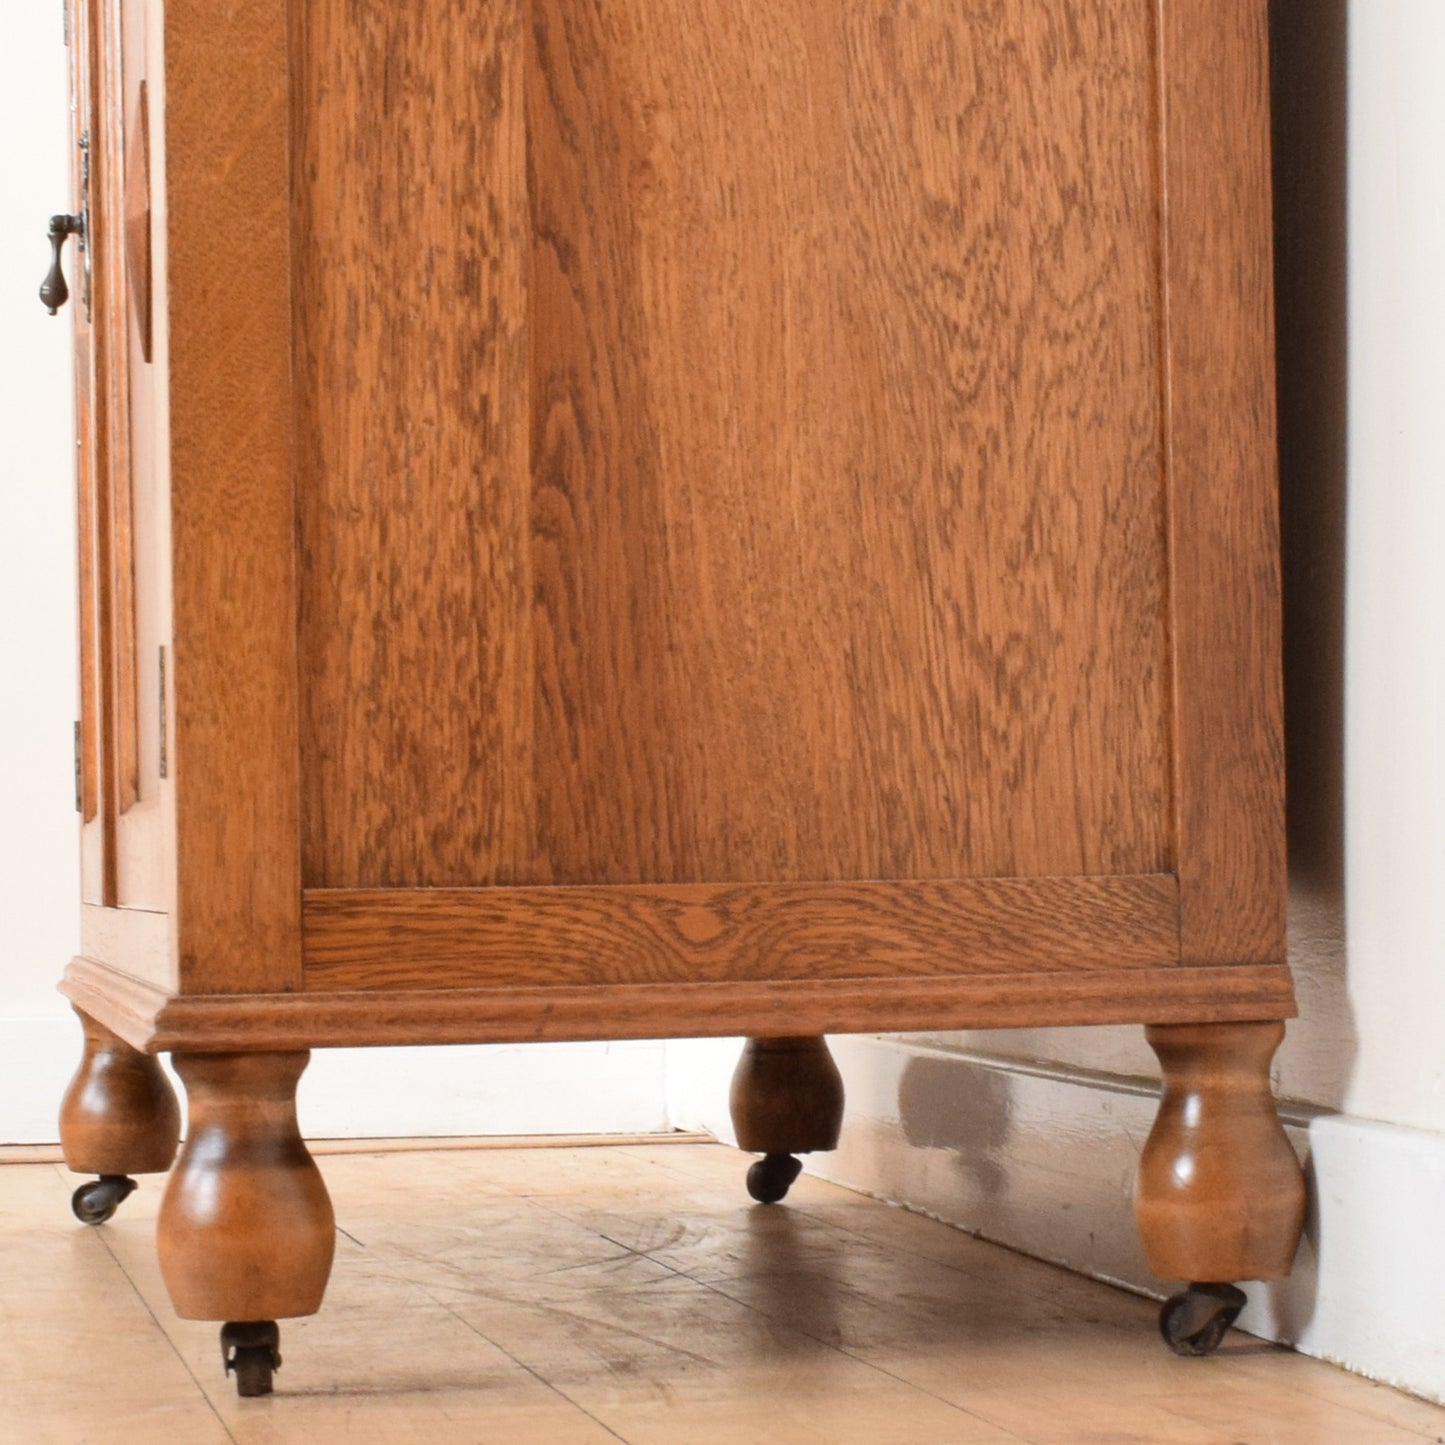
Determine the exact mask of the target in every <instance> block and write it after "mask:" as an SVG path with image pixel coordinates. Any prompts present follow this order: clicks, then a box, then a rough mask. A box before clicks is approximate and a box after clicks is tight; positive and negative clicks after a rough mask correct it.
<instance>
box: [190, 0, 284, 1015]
mask: <svg viewBox="0 0 1445 1445" xmlns="http://www.w3.org/2000/svg"><path fill="white" fill-rule="evenodd" d="M286 21H287V5H286V3H285V0H232V3H228V4H227V5H225V6H223V7H220V8H218V7H216V6H215V5H214V4H211V3H210V0H166V5H165V15H164V22H165V46H166V62H165V183H166V201H165V203H166V207H167V227H168V231H169V259H168V264H167V272H166V284H167V287H168V290H169V299H168V306H167V311H168V327H169V339H168V358H169V366H170V433H169V435H170V478H171V512H170V516H171V527H172V547H171V555H172V559H173V576H172V582H173V605H174V629H175V635H174V650H173V654H172V667H171V676H172V706H173V710H174V717H173V724H174V726H173V731H172V762H173V766H174V774H175V778H174V790H175V811H176V875H177V882H176V888H177V895H178V905H179V906H178V912H177V918H176V927H177V931H178V950H179V958H180V970H181V978H182V985H183V987H186V988H190V989H195V990H198V991H203V992H221V993H224V992H235V993H241V992H245V991H246V990H249V989H257V990H276V989H285V988H288V987H295V986H298V985H299V982H300V970H301V947H300V921H301V920H300V914H301V887H300V862H299V852H300V849H299V836H300V819H299V804H298V794H299V788H300V784H299V775H298V768H299V747H298V743H297V721H296V710H297V704H296V691H297V664H296V592H295V575H294V573H295V569H294V553H295V536H294V534H295V525H296V511H295V505H294V499H293V491H292V474H291V473H292V458H291V347H290V320H291V318H290V295H291V272H290V253H289V233H290V210H289V205H288V194H289V156H288V84H287V25H286Z"/></svg>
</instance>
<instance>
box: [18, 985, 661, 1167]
mask: <svg viewBox="0 0 1445 1445" xmlns="http://www.w3.org/2000/svg"><path fill="white" fill-rule="evenodd" d="M79 1057H80V1029H79V1026H78V1025H77V1024H76V1022H75V1020H74V1018H73V1017H71V1016H69V1015H68V1014H67V1015H59V1016H53V1017H52V1016H41V1017H33V1018H0V1144H49V1143H54V1142H55V1140H56V1137H57V1133H56V1116H57V1113H58V1110H59V1107H60V1100H61V1096H62V1095H63V1094H64V1092H65V1087H66V1085H67V1084H68V1083H69V1082H70V1077H71V1075H72V1074H73V1073H74V1072H75V1065H76V1063H77V1061H78V1060H79ZM663 1058H664V1049H663V1045H662V1044H661V1043H656V1042H651V1041H641V1042H629V1043H620V1044H607V1043H585V1044H499V1045H489V1046H477V1045H471V1046H469V1045H457V1046H453V1047H447V1048H391V1049H385V1050H377V1049H318V1050H317V1051H316V1052H315V1053H313V1054H312V1058H311V1063H310V1066H309V1067H308V1068H307V1070H306V1073H305V1075H304V1076H303V1078H302V1080H301V1089H300V1096H299V1109H300V1114H301V1127H302V1130H303V1132H304V1133H306V1134H308V1135H310V1136H311V1137H313V1138H322V1139H351V1138H376V1137H386V1136H393V1137H407V1138H435V1137H445V1136H449V1135H478V1134H517V1135H526V1134H594V1133H608V1134H618V1133H626V1134H648V1133H655V1132H657V1131H659V1130H662V1129H664V1128H666V1127H667V1121H666V1108H665V1101H664V1092H663Z"/></svg>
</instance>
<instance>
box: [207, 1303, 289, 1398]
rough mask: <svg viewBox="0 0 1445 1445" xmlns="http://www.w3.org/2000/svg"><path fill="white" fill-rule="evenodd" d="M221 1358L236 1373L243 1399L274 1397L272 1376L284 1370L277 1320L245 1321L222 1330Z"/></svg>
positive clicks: (227, 1371) (240, 1394) (239, 1391)
mask: <svg viewBox="0 0 1445 1445" xmlns="http://www.w3.org/2000/svg"><path fill="white" fill-rule="evenodd" d="M221 1358H222V1359H223V1360H224V1361H225V1363H226V1373H227V1374H228V1375H229V1374H231V1373H233V1372H234V1373H235V1376H236V1393H237V1394H238V1395H239V1396H240V1397H241V1398H242V1399H243V1400H249V1399H254V1398H255V1397H256V1396H257V1395H269V1394H270V1393H271V1376H272V1375H273V1374H275V1372H276V1371H277V1370H279V1369H280V1368H281V1331H280V1329H278V1328H277V1325H276V1321H275V1320H245V1321H241V1322H239V1323H232V1324H227V1325H222V1326H221Z"/></svg>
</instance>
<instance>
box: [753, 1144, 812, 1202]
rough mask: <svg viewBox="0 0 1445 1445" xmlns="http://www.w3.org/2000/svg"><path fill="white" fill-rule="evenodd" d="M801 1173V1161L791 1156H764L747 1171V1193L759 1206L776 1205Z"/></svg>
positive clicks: (784, 1196)
mask: <svg viewBox="0 0 1445 1445" xmlns="http://www.w3.org/2000/svg"><path fill="white" fill-rule="evenodd" d="M802 1172H803V1161H802V1160H801V1159H794V1158H793V1156H792V1155H791V1154H764V1155H763V1157H762V1158H761V1159H759V1160H758V1162H757V1163H756V1164H754V1165H753V1166H752V1168H751V1169H749V1170H748V1193H749V1194H751V1195H752V1196H753V1198H754V1199H756V1200H757V1201H758V1203H759V1204H777V1203H778V1202H779V1201H780V1200H782V1199H784V1198H786V1197H787V1193H788V1190H789V1189H791V1188H792V1187H793V1180H795V1179H796V1178H797V1177H798V1175H800V1174H801V1173H802Z"/></svg>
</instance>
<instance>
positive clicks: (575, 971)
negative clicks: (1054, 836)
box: [303, 874, 1179, 989]
mask: <svg viewBox="0 0 1445 1445" xmlns="http://www.w3.org/2000/svg"><path fill="white" fill-rule="evenodd" d="M303 917H304V922H303V930H304V935H303V936H304V943H303V948H304V952H305V958H306V986H307V988H308V989H320V988H326V989H353V988H365V989H374V988H418V987H458V988H460V987H467V986H472V987H480V986H485V985H487V984H501V983H512V984H516V985H519V986H520V985H526V984H540V985H546V984H558V983H571V984H597V985H607V984H627V983H661V982H668V981H671V982H677V983H684V982H698V983H702V982H709V981H711V982H716V983H728V982H735V981H744V980H762V979H809V978H813V979H838V978H856V977H858V976H860V975H866V974H880V975H884V974H886V975H896V976H898V977H899V978H900V979H902V978H906V977H910V976H926V975H938V974H958V973H964V972H970V971H972V972H978V973H999V972H1008V971H1011V970H1019V971H1028V970H1032V971H1052V970H1056V969H1057V970H1068V969H1080V970H1084V969H1091V968H1095V969H1097V968H1150V967H1161V966H1167V965H1169V964H1172V963H1173V962H1174V961H1175V958H1176V956H1177V953H1178V937H1179V934H1178V890H1177V885H1176V883H1175V881H1174V878H1173V877H1172V875H1169V874H1149V875H1145V876H1143V877H1124V878H1038V879H1028V880H1022V881H1020V880H984V881H978V880H945V881H931V882H916V883H850V884H832V885H824V884H784V885H779V884H772V883H763V884H727V885H721V884H711V885H708V884H692V885H687V884H678V885H671V886H656V885H654V886H628V887H572V888H475V889H449V888H428V889H404V890H395V891H387V890H368V889H355V890H347V889H342V890H322V891H309V892H308V893H307V894H306V901H305V907H304V915H303Z"/></svg>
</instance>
